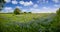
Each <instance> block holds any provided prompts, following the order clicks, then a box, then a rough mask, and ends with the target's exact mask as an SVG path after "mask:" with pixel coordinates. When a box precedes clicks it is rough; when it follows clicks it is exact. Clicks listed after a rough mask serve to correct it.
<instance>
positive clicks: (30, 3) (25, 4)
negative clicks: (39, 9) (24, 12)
mask: <svg viewBox="0 0 60 32" xmlns="http://www.w3.org/2000/svg"><path fill="white" fill-rule="evenodd" d="M19 3H20V4H22V5H24V6H31V5H33V2H32V1H29V2H24V1H20V2H19Z"/></svg>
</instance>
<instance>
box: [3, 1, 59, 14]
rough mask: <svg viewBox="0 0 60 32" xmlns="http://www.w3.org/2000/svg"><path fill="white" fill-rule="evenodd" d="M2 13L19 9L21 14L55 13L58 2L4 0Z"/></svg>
mask: <svg viewBox="0 0 60 32" xmlns="http://www.w3.org/2000/svg"><path fill="white" fill-rule="evenodd" d="M5 2H6V3H5V4H4V8H3V11H2V12H13V11H14V9H15V8H19V9H20V10H22V12H32V13H55V12H56V10H57V9H58V8H60V0H5Z"/></svg>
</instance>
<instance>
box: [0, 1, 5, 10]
mask: <svg viewBox="0 0 60 32" xmlns="http://www.w3.org/2000/svg"><path fill="white" fill-rule="evenodd" d="M4 4H5V1H4V0H0V11H1V10H2V8H3V7H4Z"/></svg>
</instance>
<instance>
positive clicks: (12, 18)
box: [0, 13, 50, 22]
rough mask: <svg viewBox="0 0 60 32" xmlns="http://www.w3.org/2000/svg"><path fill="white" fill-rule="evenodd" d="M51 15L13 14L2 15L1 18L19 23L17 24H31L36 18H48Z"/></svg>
mask: <svg viewBox="0 0 60 32" xmlns="http://www.w3.org/2000/svg"><path fill="white" fill-rule="evenodd" d="M48 15H50V14H47V13H45V14H44V13H41V14H21V15H13V14H0V16H1V17H3V18H6V19H8V20H10V21H17V22H29V21H32V20H34V19H36V18H42V17H47V16H48Z"/></svg>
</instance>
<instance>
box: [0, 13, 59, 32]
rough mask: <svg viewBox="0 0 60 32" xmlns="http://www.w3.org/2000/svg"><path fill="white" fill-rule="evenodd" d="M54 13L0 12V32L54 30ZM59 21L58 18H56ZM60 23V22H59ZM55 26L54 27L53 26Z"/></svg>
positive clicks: (46, 31)
mask: <svg viewBox="0 0 60 32" xmlns="http://www.w3.org/2000/svg"><path fill="white" fill-rule="evenodd" d="M55 16H56V14H54V13H51V14H50V13H40V14H20V15H13V14H0V31H1V32H55V31H57V30H54V29H58V27H57V25H58V24H57V23H56V21H57V19H55V18H56V17H55ZM58 21H59V20H58ZM59 23H60V22H59ZM54 27H55V28H54ZM52 29H53V30H52Z"/></svg>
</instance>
